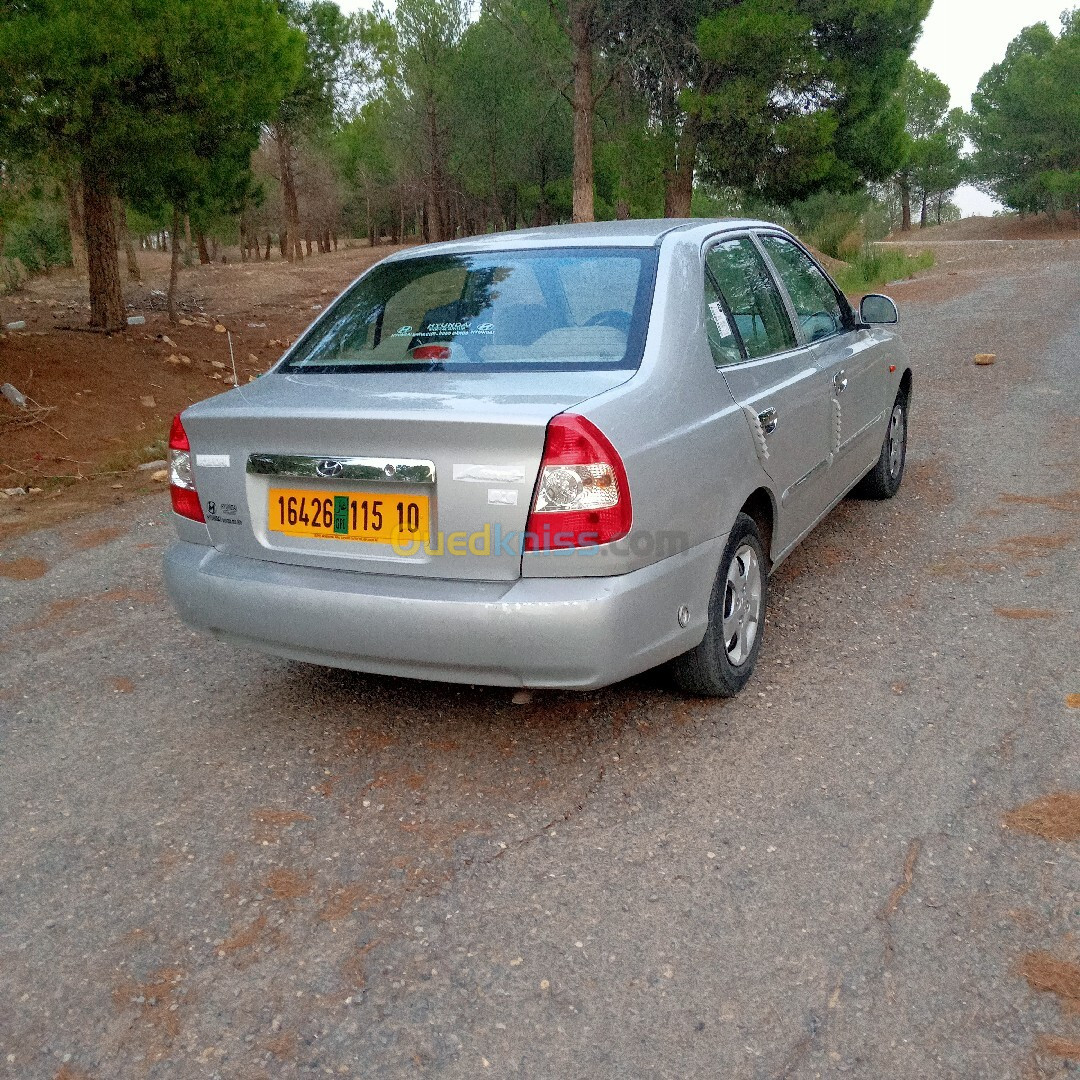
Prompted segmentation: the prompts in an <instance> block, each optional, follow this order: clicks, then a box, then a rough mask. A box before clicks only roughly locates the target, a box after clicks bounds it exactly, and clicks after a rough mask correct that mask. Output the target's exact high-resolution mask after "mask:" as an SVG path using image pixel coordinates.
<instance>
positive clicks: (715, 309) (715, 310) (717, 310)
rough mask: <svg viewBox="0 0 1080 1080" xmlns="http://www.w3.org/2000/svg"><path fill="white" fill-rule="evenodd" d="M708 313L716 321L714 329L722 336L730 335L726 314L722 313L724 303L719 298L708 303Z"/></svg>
mask: <svg viewBox="0 0 1080 1080" xmlns="http://www.w3.org/2000/svg"><path fill="white" fill-rule="evenodd" d="M709 314H710V315H712V321H713V322H714V323H716V329H717V331H718V333H719V334H720V336H721V337H722V338H726V337H731V327H730V325H728V321H727V315H726V314H725V313H724V305H723V304H721V303H720V301H719V300H714V301H713V302H712V303H711V304H710V305H709Z"/></svg>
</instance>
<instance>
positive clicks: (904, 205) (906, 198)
mask: <svg viewBox="0 0 1080 1080" xmlns="http://www.w3.org/2000/svg"><path fill="white" fill-rule="evenodd" d="M900 231H901V232H911V184H910V183H909V182H908V178H907V176H905V175H904V174H903V173H901V174H900Z"/></svg>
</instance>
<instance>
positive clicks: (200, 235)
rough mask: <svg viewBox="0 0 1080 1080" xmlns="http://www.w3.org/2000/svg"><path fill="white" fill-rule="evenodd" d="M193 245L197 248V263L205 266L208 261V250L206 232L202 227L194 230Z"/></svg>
mask: <svg viewBox="0 0 1080 1080" xmlns="http://www.w3.org/2000/svg"><path fill="white" fill-rule="evenodd" d="M195 245H196V247H198V249H199V265H200V266H206V265H207V264H208V263H209V262H210V252H209V251H207V250H206V234H205V233H204V232H203V231H202V229H196V230H195Z"/></svg>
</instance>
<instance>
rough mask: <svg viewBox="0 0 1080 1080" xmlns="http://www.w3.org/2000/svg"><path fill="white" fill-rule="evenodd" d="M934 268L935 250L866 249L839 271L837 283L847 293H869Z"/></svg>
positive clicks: (870, 247)
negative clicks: (911, 251) (912, 253)
mask: <svg viewBox="0 0 1080 1080" xmlns="http://www.w3.org/2000/svg"><path fill="white" fill-rule="evenodd" d="M933 265H934V253H933V252H932V251H920V252H919V253H918V254H917V255H908V254H907V253H906V252H905V251H903V250H902V249H900V248H888V247H886V248H883V247H875V246H867V247H866V248H864V249H863V250H862V251H861V252H860V253H859V254H858V255H856V256H855V257H854V258H853V259H852V260H851V261H850V262H849V263H848V265H847V266H845V267H844V268H843V269H842V270H840V271H838V273H837V274H836V275H835V276H836V284H837V285H839V286H840V288H841V289H843V290H844V292H846V293H851V294H855V293H862V292H869V291H871V290H873V289H874V288H877V287H880V286H881V285H885V284H887V283H888V282H890V281H897V280H899V279H901V278H908V277H911V276H912V275H913V274H915V273H916V272H917V271H919V270H928V269H929V268H930V267H931V266H933Z"/></svg>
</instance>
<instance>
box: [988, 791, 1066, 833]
mask: <svg viewBox="0 0 1080 1080" xmlns="http://www.w3.org/2000/svg"><path fill="white" fill-rule="evenodd" d="M1001 823H1002V825H1004V826H1005V828H1006V829H1012V830H1014V831H1015V832H1022V833H1027V834H1028V835H1029V836H1038V837H1039V838H1040V839H1042V840H1066V841H1067V840H1080V792H1077V791H1056V792H1053V793H1052V794H1050V795H1042V796H1040V797H1039V798H1037V799H1033V800H1032V801H1031V802H1029V803H1025V804H1024V805H1023V806H1018V807H1017V808H1016V809H1015V810H1010V811H1009V813H1007V814H1006V815H1005V816H1004V817H1003V818H1002V819H1001Z"/></svg>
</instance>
